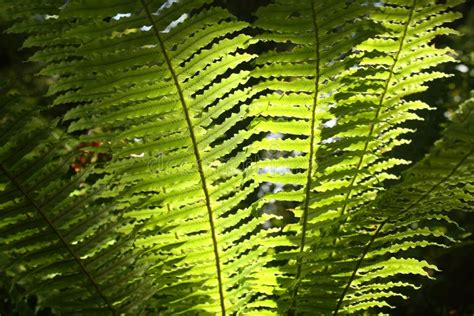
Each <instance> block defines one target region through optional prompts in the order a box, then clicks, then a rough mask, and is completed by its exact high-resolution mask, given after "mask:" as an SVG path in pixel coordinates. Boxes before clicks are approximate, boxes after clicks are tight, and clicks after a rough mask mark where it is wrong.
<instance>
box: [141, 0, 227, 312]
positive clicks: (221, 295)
mask: <svg viewBox="0 0 474 316" xmlns="http://www.w3.org/2000/svg"><path fill="white" fill-rule="evenodd" d="M140 1H141V4H142V5H143V8H144V9H145V12H146V15H147V17H148V19H149V20H150V22H151V23H152V28H153V32H154V34H155V36H156V38H157V40H158V44H159V45H160V48H161V51H162V54H163V57H164V59H165V61H166V65H167V66H168V69H169V71H170V73H171V76H172V78H173V82H174V85H175V86H176V90H177V92H178V96H179V100H180V103H181V106H182V109H183V113H184V116H185V119H186V124H187V127H188V131H189V136H190V138H191V142H192V145H193V152H194V156H195V160H196V165H197V168H198V173H199V177H200V180H201V186H202V191H203V193H204V197H205V202H206V209H207V212H208V217H209V226H210V230H211V238H212V244H213V248H214V257H215V261H216V275H217V281H218V287H219V299H220V306H221V313H222V315H225V314H226V309H225V303H224V288H223V282H222V272H221V264H220V256H219V249H218V243H217V235H216V229H215V224H214V216H213V212H212V207H211V199H210V194H209V190H208V188H207V183H206V177H205V175H204V169H203V166H202V160H201V155H200V153H199V147H198V142H197V140H196V135H195V133H194V128H193V124H192V122H191V116H190V114H189V111H188V106H187V103H186V100H185V98H184V94H183V90H182V88H181V85H180V83H179V80H178V76H177V75H176V72H175V70H174V67H173V65H172V63H171V59H170V57H169V55H168V52H167V51H166V47H165V44H164V42H163V39H162V38H161V36H160V33H159V31H158V29H157V27H156V23H155V21H154V19H153V17H152V15H151V12H150V9H149V8H148V5H147V4H146V2H145V0H140Z"/></svg>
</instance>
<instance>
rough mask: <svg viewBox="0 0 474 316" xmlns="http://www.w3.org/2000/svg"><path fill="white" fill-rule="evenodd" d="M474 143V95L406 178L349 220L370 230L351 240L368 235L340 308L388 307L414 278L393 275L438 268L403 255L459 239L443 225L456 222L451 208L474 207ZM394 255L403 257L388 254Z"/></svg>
mask: <svg viewBox="0 0 474 316" xmlns="http://www.w3.org/2000/svg"><path fill="white" fill-rule="evenodd" d="M473 148H474V99H471V100H469V101H467V102H466V103H464V104H463V105H461V107H460V109H459V110H458V112H456V113H455V116H454V117H453V118H452V122H450V124H449V126H448V128H447V129H446V130H445V131H444V133H443V137H442V138H441V140H439V141H438V142H437V143H436V144H435V146H434V147H433V149H432V150H431V151H430V153H429V154H428V155H427V156H426V157H425V158H424V159H422V160H421V161H419V162H418V163H416V164H415V165H414V166H413V167H411V168H409V169H408V170H406V171H405V172H404V176H403V181H402V182H401V183H400V184H397V185H396V186H394V187H392V188H390V189H389V190H388V191H386V192H385V193H384V194H382V195H381V196H380V197H379V198H377V200H375V201H374V202H373V203H372V204H371V205H370V206H369V207H367V209H364V210H363V211H361V212H359V213H358V214H357V215H356V216H354V218H353V219H351V221H353V222H354V223H355V222H357V223H360V225H361V227H371V229H368V230H366V232H365V233H364V234H363V235H360V236H359V237H358V239H359V241H352V246H353V247H354V246H356V245H357V244H360V242H361V241H365V240H368V242H367V243H366V244H365V245H364V246H363V247H362V249H363V250H362V254H361V255H360V257H359V259H358V260H357V262H356V265H355V268H354V269H353V272H352V273H351V275H350V278H349V281H348V282H347V283H346V286H345V288H344V291H343V292H342V294H341V296H340V298H339V302H338V306H337V308H336V313H337V312H338V310H341V311H344V312H347V313H354V312H357V311H360V310H363V309H366V308H367V307H375V306H378V307H380V306H389V305H388V303H387V302H386V299H387V298H388V297H390V296H393V295H397V293H398V292H399V291H400V288H403V287H408V286H410V287H411V286H413V285H412V284H411V282H413V281H405V282H400V283H393V282H391V281H390V280H391V279H393V278H394V277H395V276H397V275H398V274H408V273H409V274H419V275H423V276H426V277H430V275H429V274H428V272H427V271H428V270H429V269H431V270H435V271H436V270H437V268H436V267H435V266H433V265H430V264H428V263H427V262H426V261H423V260H418V259H415V258H404V255H403V253H404V251H406V250H408V249H410V248H415V247H426V246H429V245H434V246H438V247H446V246H448V245H449V244H451V243H452V242H454V241H455V240H453V239H452V238H450V237H449V236H448V235H446V232H445V230H444V229H443V227H442V226H443V225H446V224H447V225H456V223H455V222H453V221H452V220H451V219H450V218H449V217H448V216H449V215H450V213H453V212H454V211H463V212H468V211H470V212H472V211H473V210H474V208H473V204H472V196H473V183H474V172H473V170H474V155H473V153H474V150H473ZM439 224H441V225H439ZM364 235H365V236H366V237H362V236H364ZM350 239H351V237H349V238H348V241H347V242H351V241H350ZM345 243H346V242H345ZM356 247H357V248H359V247H360V246H356ZM392 254H397V257H399V258H396V259H395V258H393V257H392V258H390V259H387V257H390V256H391V255H392ZM388 263H391V264H388ZM343 274H344V273H341V276H342V275H343ZM346 275H347V274H346ZM388 284H391V286H388ZM374 294H377V295H374Z"/></svg>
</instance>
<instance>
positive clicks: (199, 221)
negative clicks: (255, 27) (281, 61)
mask: <svg viewBox="0 0 474 316" xmlns="http://www.w3.org/2000/svg"><path fill="white" fill-rule="evenodd" d="M56 15H57V18H56V20H57V21H58V23H59V22H60V21H63V22H64V23H65V24H66V25H67V27H66V29H65V30H64V34H63V35H62V36H61V37H60V38H59V39H58V40H55V41H54V42H51V43H48V42H43V41H41V40H40V38H41V37H42V36H43V34H33V35H32V36H31V37H30V38H29V40H28V41H27V43H28V44H29V45H35V46H39V47H40V48H41V49H40V50H39V52H38V53H36V54H35V55H34V56H33V59H34V60H42V61H43V62H45V63H46V66H45V67H44V69H43V70H42V73H43V74H46V75H54V76H56V77H57V78H58V80H57V82H56V83H55V84H54V86H52V88H51V90H50V92H49V93H50V94H51V95H54V96H55V101H54V105H56V106H59V105H63V106H64V105H66V106H69V107H70V109H69V111H68V112H67V114H66V115H65V119H66V120H67V121H68V122H70V124H69V129H68V131H69V132H70V133H72V132H74V133H84V131H89V133H88V135H85V133H84V135H83V136H82V137H81V139H82V140H83V141H86V140H87V141H90V140H94V141H102V142H104V145H103V146H102V147H101V148H100V149H99V150H104V151H107V152H110V153H112V158H111V161H110V163H108V164H107V165H106V166H104V168H103V169H102V170H101V171H100V172H101V174H102V177H103V178H101V179H100V180H99V182H98V184H108V185H113V188H114V189H113V190H107V191H106V192H104V193H102V194H101V195H99V196H102V197H104V198H115V199H116V201H117V203H118V205H119V206H118V207H119V208H121V209H122V211H123V213H124V216H125V217H126V218H129V219H132V220H135V221H136V222H146V224H145V226H144V228H143V229H142V230H141V231H140V237H139V238H138V239H137V240H136V241H135V246H137V247H139V248H140V249H142V250H143V255H142V256H141V257H140V259H139V260H140V262H143V263H144V264H147V265H150V269H149V270H148V272H147V273H149V274H150V278H151V279H152V280H153V282H154V285H155V290H156V292H155V296H154V298H155V299H156V301H155V303H153V304H154V305H157V306H159V307H157V308H158V309H157V310H150V311H149V312H163V313H172V314H176V313H180V312H190V311H194V310H195V311H198V312H207V313H222V314H225V313H233V312H234V311H242V310H245V304H246V302H247V301H249V300H250V299H251V298H252V297H253V292H252V291H251V290H250V286H249V285H248V284H247V282H248V280H249V279H251V275H252V274H254V273H256V272H255V271H256V270H255V268H256V267H257V266H258V257H259V256H260V253H261V252H262V250H260V248H261V247H260V242H259V240H260V238H261V235H262V233H261V232H260V230H259V229H258V228H259V227H260V224H261V223H262V220H263V219H262V218H257V217H255V216H254V212H252V210H253V206H248V207H243V208H242V207H241V206H240V205H241V204H242V202H243V201H245V200H247V199H249V196H250V195H251V194H253V193H255V192H256V190H257V183H256V182H255V181H253V180H252V179H251V178H250V177H248V176H247V174H252V172H251V170H247V169H246V168H245V162H246V160H247V158H248V157H249V156H250V155H251V152H250V151H246V150H245V149H244V146H245V142H247V141H248V139H249V138H250V137H251V136H252V135H253V133H254V131H252V130H251V129H250V128H249V129H248V130H247V129H246V128H247V127H248V125H249V120H248V119H246V118H247V116H248V112H249V111H248V106H247V105H246V104H245V103H246V99H247V98H249V97H250V96H251V91H250V90H249V89H241V87H243V86H244V85H245V84H246V82H247V80H248V79H249V71H247V70H243V69H245V68H248V66H247V65H248V63H249V62H250V61H251V60H253V59H254V58H255V56H254V55H252V54H250V53H248V52H247V48H248V46H249V44H250V41H249V40H250V36H249V35H247V34H246V33H245V31H246V28H248V24H247V23H244V22H240V21H237V20H236V18H235V17H232V16H231V15H230V14H228V13H227V12H226V11H225V10H223V9H222V8H219V7H217V6H215V5H214V4H212V3H211V1H177V2H171V3H168V2H167V1H131V2H130V1H119V0H113V1H112V0H111V1H105V2H97V1H70V2H68V3H67V4H66V5H64V6H62V7H60V8H59V12H57V13H56ZM17 28H18V27H17ZM71 105H72V106H71ZM97 127H100V129H97ZM97 172H99V171H97ZM250 263H251V264H250Z"/></svg>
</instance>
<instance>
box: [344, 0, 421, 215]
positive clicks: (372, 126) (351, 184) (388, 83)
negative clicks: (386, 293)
mask: <svg viewBox="0 0 474 316" xmlns="http://www.w3.org/2000/svg"><path fill="white" fill-rule="evenodd" d="M415 7H416V0H413V3H412V6H411V8H410V12H409V15H408V19H407V22H406V24H405V27H404V29H403V34H402V37H401V38H400V45H399V46H398V50H397V54H396V55H395V57H394V58H393V64H392V65H391V67H390V70H389V74H388V78H387V81H386V82H385V86H384V89H383V91H382V94H381V96H380V100H379V103H378V104H377V110H376V112H375V116H374V119H373V122H372V123H370V129H369V133H368V134H367V140H366V141H365V144H364V148H363V149H362V155H361V156H360V159H359V162H358V163H357V166H356V172H355V174H354V176H353V177H352V179H351V183H350V184H349V190H348V191H347V194H346V196H345V198H344V204H343V206H342V209H341V214H340V216H343V215H344V213H345V211H346V209H347V206H348V203H349V200H350V198H351V195H352V191H353V189H354V183H355V181H356V179H357V177H358V175H359V173H360V168H361V166H362V162H363V161H364V158H365V155H366V154H367V149H368V148H369V143H370V140H371V138H372V135H373V133H374V130H375V125H376V124H377V122H376V121H377V120H378V118H379V116H380V113H381V112H382V106H383V103H384V102H385V97H386V95H387V93H388V87H389V86H390V83H391V80H392V77H393V74H394V72H395V67H396V65H397V63H398V60H399V58H400V54H401V52H402V50H403V45H404V42H405V38H406V35H407V33H408V29H409V26H410V23H411V20H412V17H413V12H414V10H415Z"/></svg>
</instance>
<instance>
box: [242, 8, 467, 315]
mask: <svg viewBox="0 0 474 316" xmlns="http://www.w3.org/2000/svg"><path fill="white" fill-rule="evenodd" d="M458 3H459V1H447V3H446V4H442V5H441V4H435V3H434V2H430V1H422V2H420V1H414V2H413V3H412V2H410V3H405V2H403V3H396V2H394V3H392V2H384V3H383V5H382V4H380V3H377V5H375V4H373V3H366V2H360V3H359V2H357V1H355V2H351V4H350V5H348V4H347V3H346V2H345V1H330V2H312V1H298V2H293V1H277V3H276V4H274V5H270V6H268V7H266V8H265V9H264V10H262V12H261V13H260V14H259V20H258V21H257V25H258V26H260V27H262V28H263V29H264V30H265V31H266V32H264V33H263V35H260V38H261V39H262V40H266V41H272V42H275V43H281V44H278V45H280V46H278V48H279V50H281V51H275V52H271V53H269V54H266V55H263V56H261V57H259V58H258V59H257V60H258V61H259V62H260V64H261V65H262V66H260V68H259V69H257V71H256V72H255V76H259V75H260V74H261V75H260V76H261V77H263V78H267V80H268V82H264V83H262V84H261V86H262V87H264V88H265V89H271V90H272V91H275V92H273V94H268V95H265V96H263V97H262V98H261V99H260V100H259V101H257V102H254V103H253V104H252V105H253V106H254V110H251V113H253V114H254V115H258V116H261V117H266V118H270V119H271V120H275V121H276V122H275V123H274V124H272V125H270V124H268V123H267V122H265V123H266V124H267V125H268V126H272V127H271V128H267V130H268V131H269V132H271V133H275V134H277V133H280V135H281V134H282V136H281V137H277V138H279V139H276V140H273V141H268V142H264V145H263V146H265V145H266V144H272V145H271V146H268V147H264V148H265V149H267V150H279V151H280V152H282V154H281V155H279V157H278V158H276V159H274V160H272V166H273V167H277V168H281V169H282V170H286V172H285V174H284V175H283V176H281V177H278V176H276V175H271V176H266V177H262V178H263V180H264V181H267V182H270V183H275V184H280V185H285V188H286V189H285V190H281V191H280V192H277V193H272V194H269V196H268V197H267V199H268V200H271V201H272V202H273V201H275V200H276V201H281V202H300V203H301V205H300V206H299V207H297V208H295V209H293V210H291V211H292V213H293V214H294V216H295V217H296V218H297V219H298V223H296V224H289V225H287V226H286V227H285V230H284V231H285V233H286V234H287V238H282V236H280V237H278V238H276V240H278V242H276V243H275V245H276V247H277V249H279V250H277V255H276V256H272V258H270V259H269V260H270V262H274V263H270V264H269V266H271V267H272V268H270V269H269V272H268V274H269V275H274V274H276V275H277V279H278V282H279V285H274V284H268V286H269V287H273V288H274V292H273V293H272V294H278V295H280V296H281V299H280V302H279V304H280V305H279V307H278V308H279V312H289V313H290V314H291V313H294V312H302V313H304V312H310V311H311V312H315V311H317V312H319V313H324V314H327V313H331V312H332V311H333V310H334V308H335V306H336V303H337V299H338V296H339V295H340V287H341V286H342V285H343V278H342V277H341V273H342V271H344V270H345V269H350V267H351V265H350V263H351V262H353V261H356V260H357V250H356V249H354V251H353V252H352V251H349V252H346V251H335V250H334V249H340V248H339V247H344V246H343V245H342V241H341V240H340V239H343V238H344V236H345V230H346V228H345V227H346V225H348V226H351V225H355V224H354V223H353V222H351V223H350V224H347V223H346V221H348V220H349V219H351V218H352V217H353V216H354V214H356V213H357V212H358V211H359V210H360V209H361V207H363V206H364V205H366V204H367V203H369V202H370V201H372V200H373V199H374V198H375V197H376V196H377V194H378V192H380V191H381V190H383V185H382V183H384V181H385V180H389V179H395V178H396V177H395V175H393V174H392V173H391V172H390V169H391V168H393V167H394V166H397V165H401V164H407V163H408V162H407V161H405V160H403V159H395V158H392V157H390V156H389V152H390V151H392V150H393V148H395V147H397V146H400V145H402V144H405V143H408V142H409V139H408V138H407V136H406V135H407V133H409V132H411V130H410V129H408V128H405V127H403V126H401V125H402V124H403V123H404V122H406V121H408V120H419V119H421V118H420V117H419V116H418V115H417V114H416V111H419V110H424V109H429V106H428V105H426V104H424V103H423V102H420V101H405V100H404V98H405V97H406V96H409V95H411V94H413V93H416V92H420V91H424V90H425V89H426V85H425V84H426V82H428V81H430V80H433V79H436V78H440V77H443V76H445V75H444V74H442V73H438V72H428V69H429V68H431V67H434V66H436V65H438V64H440V63H443V62H449V61H453V60H454V59H453V57H452V51H451V50H449V49H438V48H435V47H433V46H431V44H430V41H431V40H432V39H433V38H434V37H435V36H437V35H441V34H451V33H453V31H452V30H450V29H447V28H444V27H442V25H443V24H444V23H447V22H450V21H452V20H453V19H456V18H458V17H459V14H458V13H453V12H450V11H448V9H449V8H451V7H453V6H455V5H456V4H458ZM266 10H267V11H266ZM369 17H370V20H371V21H372V22H373V23H375V25H379V26H380V27H381V30H382V31H381V32H380V34H377V35H375V36H373V37H371V38H369V39H367V37H369V36H370V33H368V32H367V31H365V30H366V28H367V24H364V20H365V19H367V18H369ZM360 20H362V21H360ZM302 25H305V26H306V27H303V26H302ZM329 38H330V39H331V41H329V40H328V39H329ZM335 38H336V42H334V39H335ZM339 44H340V45H339ZM285 50H286V51H285ZM328 113H330V114H328ZM266 120H268V119H266ZM266 120H265V121H266ZM325 123H326V126H325ZM328 123H330V124H328ZM331 125H335V126H334V127H332V126H331ZM257 164H262V165H263V164H265V165H267V164H268V165H270V163H267V162H258V163H257ZM302 171H303V172H302ZM357 227H360V226H357ZM351 233H353V234H357V231H352V230H351ZM271 238H273V237H271ZM274 239H275V238H274ZM358 250H359V251H360V249H358ZM274 260H279V261H274ZM282 260H286V262H287V263H286V265H284V266H282V267H281V268H280V269H279V271H275V270H278V269H276V268H275V262H279V263H281V262H282ZM339 262H340V264H339ZM328 275H331V276H332V277H331V278H332V279H331V280H328ZM268 280H270V281H271V282H275V279H268ZM268 307H269V308H270V309H273V308H274V307H272V306H268ZM366 307H367V308H369V307H370V306H366ZM259 308H261V305H259ZM361 309H362V308H361Z"/></svg>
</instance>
